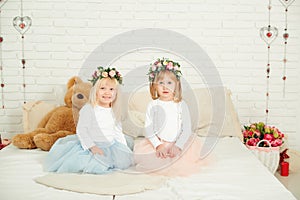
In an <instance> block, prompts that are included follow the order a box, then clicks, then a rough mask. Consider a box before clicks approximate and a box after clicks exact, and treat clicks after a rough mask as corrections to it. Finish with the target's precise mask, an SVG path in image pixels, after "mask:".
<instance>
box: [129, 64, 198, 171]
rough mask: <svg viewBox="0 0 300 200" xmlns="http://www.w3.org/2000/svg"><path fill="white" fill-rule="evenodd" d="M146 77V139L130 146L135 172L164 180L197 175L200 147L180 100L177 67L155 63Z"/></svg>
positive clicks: (186, 111)
mask: <svg viewBox="0 0 300 200" xmlns="http://www.w3.org/2000/svg"><path fill="white" fill-rule="evenodd" d="M148 75H149V81H150V93H151V97H152V99H153V100H152V101H151V102H150V103H149V104H148V106H147V111H146V117H145V131H146V135H145V136H146V138H145V139H143V140H141V141H139V142H137V143H136V145H135V146H134V160H135V164H136V169H137V170H138V171H141V172H146V173H153V174H158V175H165V176H188V175H191V174H194V173H197V172H199V171H200V167H201V166H202V165H203V162H202V160H201V159H200V152H201V148H202V144H201V141H200V139H199V137H197V136H195V135H193V134H192V128H191V119H190V113H189V109H188V106H187V104H186V103H185V101H184V100H182V91H181V82H180V77H181V71H180V65H179V63H176V62H174V61H172V60H169V59H165V58H163V59H158V60H157V61H156V62H154V63H153V64H152V65H151V66H150V69H149V73H148Z"/></svg>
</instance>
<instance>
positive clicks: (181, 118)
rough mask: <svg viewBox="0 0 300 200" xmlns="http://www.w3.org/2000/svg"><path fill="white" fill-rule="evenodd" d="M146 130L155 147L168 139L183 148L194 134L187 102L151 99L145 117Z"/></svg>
mask: <svg viewBox="0 0 300 200" xmlns="http://www.w3.org/2000/svg"><path fill="white" fill-rule="evenodd" d="M145 131H146V137H147V138H148V139H149V140H150V142H151V143H152V145H153V147H154V148H156V147H157V146H159V145H160V144H162V141H167V142H175V145H176V146H178V147H179V148H180V149H183V147H184V145H185V143H186V142H187V140H188V139H189V137H190V136H191V134H192V128H191V119H190V113H189V109H188V106H187V104H186V103H185V102H184V101H181V102H179V103H175V102H174V101H161V100H159V99H156V100H153V101H151V102H150V103H149V104H148V107H147V112H146V117H145Z"/></svg>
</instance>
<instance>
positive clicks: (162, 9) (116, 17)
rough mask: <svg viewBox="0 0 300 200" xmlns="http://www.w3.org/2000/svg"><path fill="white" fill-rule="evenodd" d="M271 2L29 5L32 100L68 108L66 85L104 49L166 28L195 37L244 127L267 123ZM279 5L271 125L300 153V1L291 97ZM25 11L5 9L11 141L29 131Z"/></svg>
mask: <svg viewBox="0 0 300 200" xmlns="http://www.w3.org/2000/svg"><path fill="white" fill-rule="evenodd" d="M267 3H268V1H261V0H253V1H236V0H225V1H218V0H209V1H208V0H160V1H147V0H123V1H117V0H110V1H108V0H102V1H96V0H88V1H86V0H76V1H75V0H73V1H72V0H66V1H60V0H56V1H53V0H52V1H49V0H38V1H29V0H23V7H24V11H23V15H24V16H26V15H27V16H30V17H31V18H32V27H31V28H30V29H29V30H28V32H27V33H26V34H25V39H24V42H25V43H24V47H25V59H26V71H25V73H26V79H25V80H26V84H27V87H26V100H27V101H31V100H44V101H48V102H52V103H61V102H62V99H63V96H62V95H63V91H62V90H61V87H62V86H64V85H65V84H66V82H67V80H68V79H69V78H70V77H71V76H73V75H76V74H78V73H79V71H80V69H81V67H82V65H83V64H84V62H85V60H86V59H87V58H88V56H89V55H90V53H91V52H92V51H93V50H94V49H95V48H96V47H98V46H100V45H101V44H103V42H105V41H107V40H109V39H110V38H112V37H114V36H117V35H118V34H121V33H124V32H126V31H131V30H133V29H142V28H162V29H167V30H172V31H176V32H178V33H180V34H182V35H184V36H186V37H187V38H190V39H192V40H193V41H194V42H195V43H197V44H198V45H200V46H201V47H202V48H203V49H204V50H205V52H206V53H207V54H208V56H209V57H210V58H211V59H212V61H213V62H214V64H215V65H216V67H217V70H218V72H219V74H220V76H221V78H222V81H223V84H224V85H225V86H227V87H228V88H230V89H231V90H232V94H233V96H232V97H233V101H234V104H235V107H236V109H237V112H238V114H239V117H240V121H241V124H248V123H250V122H255V121H264V120H265V117H264V116H265V111H264V110H265V91H266V78H265V76H266V72H265V69H266V64H267V48H266V44H265V43H264V42H263V41H262V39H261V38H260V37H259V29H260V28H261V27H263V26H267V25H268V19H267V17H268V10H267ZM272 5H273V7H272V10H271V24H272V25H273V26H276V27H278V29H279V36H278V38H277V39H276V40H275V41H274V42H273V43H272V45H271V78H270V102H269V109H270V114H269V124H274V125H276V126H278V128H279V129H280V130H282V131H283V132H285V133H286V134H288V136H289V144H290V145H291V146H292V147H295V148H298V149H300V145H299V144H300V143H299V142H300V139H298V137H299V136H300V131H299V130H300V125H299V124H300V123H299V121H300V106H299V105H300V99H299V96H300V89H299V85H300V80H299V75H300V74H299V73H300V68H299V59H300V58H299V47H300V39H299V36H300V26H299V23H298V22H299V20H300V9H299V7H300V3H299V2H298V1H295V2H294V3H293V4H292V5H291V6H290V7H289V12H288V31H289V33H290V38H289V39H288V46H287V52H288V54H287V59H288V63H287V77H288V78H287V81H286V95H285V98H284V97H283V95H282V88H283V82H282V80H281V76H282V66H283V63H282V59H283V42H284V41H283V38H282V33H283V29H284V8H283V6H282V5H281V3H280V2H279V0H273V1H272ZM20 7H21V5H20V1H19V0H18V1H16V0H9V1H7V2H6V3H5V5H4V6H3V7H2V9H1V33H2V34H1V35H2V36H3V38H4V41H3V43H2V44H1V45H2V66H3V71H2V72H3V76H4V82H5V87H4V102H5V109H1V110H0V131H6V132H8V133H9V134H10V135H13V134H15V133H19V132H22V109H21V108H22V104H23V89H22V85H21V84H22V65H21V62H20V59H21V58H22V54H21V44H22V43H21V36H20V34H19V33H18V32H17V31H16V30H15V29H14V27H13V26H12V19H13V18H14V17H15V16H19V15H20ZM174 42H175V41H174ZM183 45H184V44H183ZM166 55H169V57H172V58H177V56H176V55H172V54H170V53H166V52H164V51H159V50H145V49H139V50H136V51H133V52H129V53H127V54H125V55H122V56H120V57H119V59H116V60H115V63H114V64H115V65H116V66H122V71H123V72H124V73H127V72H129V71H130V70H132V69H133V68H134V67H136V66H140V65H144V64H147V63H150V62H151V61H152V60H153V59H154V58H155V57H156V56H166ZM178 59H180V58H178ZM182 62H183V63H184V61H182ZM100 64H101V63H99V65H100ZM184 64H186V63H184ZM183 66H185V65H183ZM186 66H188V64H186ZM183 72H184V74H185V77H186V79H187V80H189V81H190V83H191V84H196V83H198V82H199V77H197V76H195V72H194V71H193V69H192V68H191V67H186V68H184V69H183ZM297 136H298V137H297Z"/></svg>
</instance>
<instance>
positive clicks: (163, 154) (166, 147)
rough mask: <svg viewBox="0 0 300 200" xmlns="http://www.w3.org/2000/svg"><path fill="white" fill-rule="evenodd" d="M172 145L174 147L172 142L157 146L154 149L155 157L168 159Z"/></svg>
mask: <svg viewBox="0 0 300 200" xmlns="http://www.w3.org/2000/svg"><path fill="white" fill-rule="evenodd" d="M173 145H174V143H172V142H164V143H162V144H160V145H158V147H156V156H157V157H158V158H167V157H169V151H170V149H171V147H172V146H173Z"/></svg>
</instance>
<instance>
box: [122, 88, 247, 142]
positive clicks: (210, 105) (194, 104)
mask: <svg viewBox="0 0 300 200" xmlns="http://www.w3.org/2000/svg"><path fill="white" fill-rule="evenodd" d="M124 97H125V102H128V106H127V110H126V109H125V117H124V119H123V131H124V133H125V134H128V135H131V136H133V137H138V136H144V129H143V126H144V119H145V112H146V109H147V105H148V103H149V101H151V96H150V93H149V92H148V91H139V92H133V93H125V94H124ZM183 97H184V100H185V101H186V103H187V104H188V106H189V110H190V114H191V119H192V127H193V131H194V132H195V133H196V134H198V135H199V136H217V137H220V136H221V137H223V136H237V137H239V138H240V139H241V140H242V134H241V125H240V122H239V119H238V115H237V113H236V111H235V108H234V105H233V103H232V100H231V92H230V90H228V89H226V88H224V87H212V88H197V89H192V90H187V91H184V93H183Z"/></svg>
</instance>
